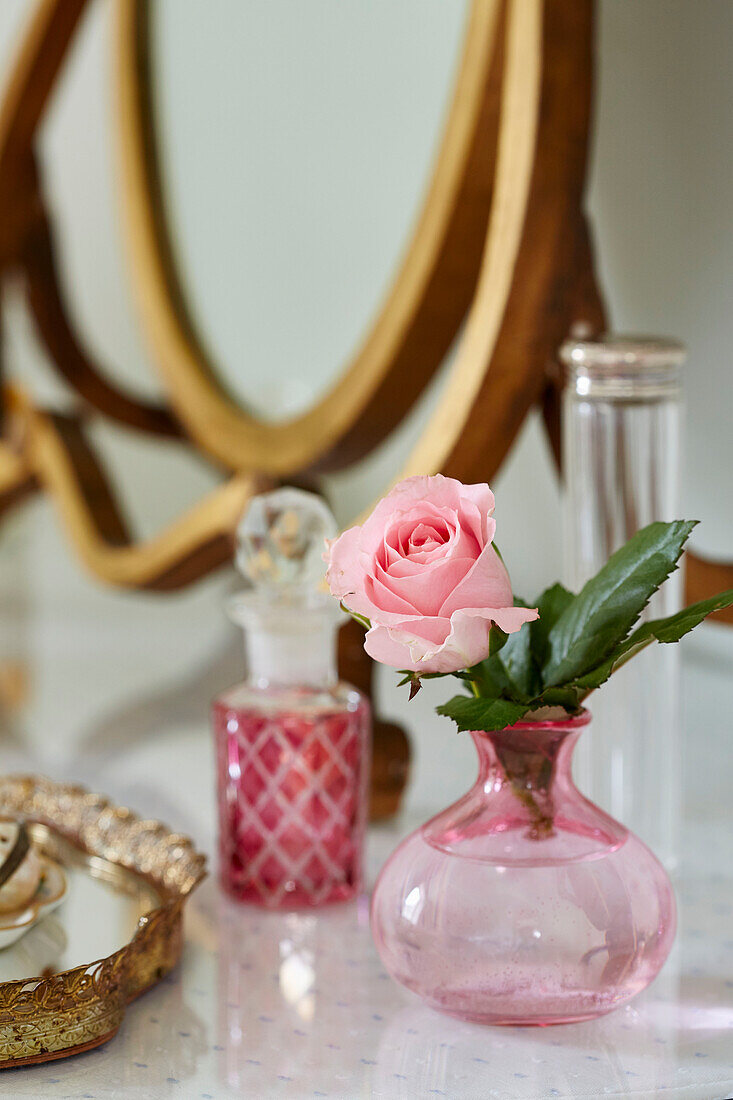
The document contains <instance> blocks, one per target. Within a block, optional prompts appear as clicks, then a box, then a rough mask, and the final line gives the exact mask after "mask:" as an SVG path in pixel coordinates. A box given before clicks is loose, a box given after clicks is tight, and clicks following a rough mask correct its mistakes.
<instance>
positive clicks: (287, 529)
mask: <svg viewBox="0 0 733 1100" xmlns="http://www.w3.org/2000/svg"><path fill="white" fill-rule="evenodd" d="M335 534H336V524H335V521H334V518H333V516H332V515H331V512H330V511H329V509H328V508H327V506H326V505H325V504H324V503H323V501H322V500H320V498H319V497H316V496H314V495H312V494H311V493H305V492H302V491H300V490H297V489H278V490H276V491H275V492H272V493H266V494H264V495H262V496H259V497H256V498H255V499H254V500H253V501H252V503H251V505H250V507H249V508H248V510H247V512H246V514H245V516H244V518H243V520H242V522H241V524H240V526H239V530H238V532H237V535H238V552H237V563H238V565H239V568H240V570H241V571H242V573H243V574H244V575H245V577H246V578H247V579H248V580H249V582H250V588H249V589H248V590H247V591H245V592H242V593H240V594H239V595H237V596H235V597H234V598H233V599H232V600H231V603H230V607H229V613H230V615H231V617H232V618H233V619H234V621H235V622H237V623H239V625H240V626H242V627H243V628H244V635H245V652H246V658H247V666H248V678H247V679H246V680H245V682H244V683H242V684H240V685H238V686H237V687H233V688H230V689H229V690H228V691H226V692H224V694H223V695H221V696H219V698H218V699H216V700H215V701H214V705H213V725H214V737H215V740H216V755H217V782H218V795H219V851H220V870H221V879H222V884H223V886H224V889H225V890H227V892H228V893H229V894H231V895H233V896H234V897H235V898H237V899H239V900H240V901H249V902H254V903H256V904H259V905H265V906H268V907H270V908H279V907H288V908H290V907H297V906H314V905H322V904H325V903H327V902H334V901H345V900H348V899H349V898H352V897H354V895H355V894H357V893H358V891H359V889H360V887H361V882H362V850H363V844H364V832H365V826H366V816H367V793H368V792H367V783H368V772H369V754H370V715H369V704H368V701H367V700H366V698H365V697H364V696H363V695H362V694H361V692H359V691H357V689H356V688H354V687H352V686H351V685H349V684H344V683H339V682H338V678H337V673H336V632H337V628H338V626H339V624H340V621H341V612H340V611H339V609H338V605H337V604H336V603H335V601H334V600H333V599H332V598H331V597H330V596H329V595H328V593H327V592H326V591H325V589H324V588H323V585H322V581H323V575H324V569H325V566H324V564H323V559H322V554H323V549H324V539H325V538H329V537H332V536H334V535H335Z"/></svg>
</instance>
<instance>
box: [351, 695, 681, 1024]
mask: <svg viewBox="0 0 733 1100" xmlns="http://www.w3.org/2000/svg"><path fill="white" fill-rule="evenodd" d="M589 721H590V715H589V714H588V713H587V712H586V711H584V712H583V713H582V714H580V715H579V716H577V717H575V718H570V717H567V718H565V719H563V720H561V721H544V722H540V721H538V722H520V723H518V724H517V725H515V726H512V727H509V728H507V729H504V730H501V731H499V732H495V733H474V734H473V735H472V736H473V739H474V742H475V744H476V748H477V749H478V754H479V775H478V779H477V781H476V783H475V785H474V786H473V787H472V788H471V790H470V791H469V792H468V793H467V794H466V795H464V797H463V798H461V799H460V800H459V801H458V802H456V803H455V804H454V805H452V806H450V807H448V809H446V810H444V811H443V812H442V813H440V814H438V816H437V817H434V818H433V819H432V820H431V821H428V822H427V824H425V825H423V826H422V827H421V828H420V829H418V830H417V831H416V832H414V833H413V834H412V835H411V836H409V837H408V838H407V839H406V840H405V841H404V842H403V843H402V844H401V845H400V846H399V847H398V848H397V850H396V851H395V852H394V853H393V855H392V856H391V857H390V859H389V860H388V861H387V863H386V864H385V866H384V868H383V869H382V872H381V874H380V876H379V879H378V881H377V885H376V887H375V890H374V895H373V898H372V909H371V921H372V932H373V935H374V939H375V942H376V945H377V949H378V951H379V953H380V955H381V957H382V961H383V963H384V965H385V967H386V969H387V970H388V971H389V973H390V974H391V975H392V977H393V978H395V979H396V980H397V981H399V982H401V983H402V984H403V985H405V986H407V988H408V989H411V990H413V991H414V992H415V993H417V994H419V995H420V996H421V997H422V998H423V999H424V1000H425V1001H427V1002H428V1003H429V1004H430V1005H432V1006H433V1007H435V1008H438V1009H442V1010H443V1011H445V1012H448V1013H450V1014H451V1015H454V1016H459V1017H461V1018H463V1019H468V1020H475V1021H478V1022H482V1023H489V1024H514V1025H517V1024H534V1025H540V1026H541V1025H547V1024H556V1023H570V1022H574V1021H579V1020H587V1019H591V1018H592V1017H595V1016H599V1015H601V1014H603V1013H605V1012H609V1011H610V1010H611V1009H613V1008H616V1007H618V1006H619V1005H622V1004H625V1003H626V1002H627V1001H628V1000H630V999H631V998H632V997H634V996H635V995H636V994H637V993H640V992H641V990H642V989H645V988H646V986H648V985H649V983H650V982H651V981H652V980H653V979H654V978H655V977H656V975H657V974H658V973H659V971H660V969H661V967H662V965H663V963H664V961H665V959H666V958H667V955H668V954H669V951H670V948H671V946H672V941H673V939H674V934H675V926H676V914H675V902H674V895H673V893H672V887H671V884H670V882H669V879H668V877H667V874H666V872H665V871H664V868H663V867H662V865H661V864H660V863H659V861H658V860H657V859H656V857H655V856H654V855H653V854H652V853H651V852H650V851H649V849H648V848H647V847H646V846H645V845H644V844H643V843H642V842H641V841H640V840H638V839H637V837H635V836H634V835H633V834H632V833H630V832H629V831H628V830H627V829H625V828H624V826H623V825H620V824H619V823H618V822H616V821H614V820H613V819H612V818H611V817H609V816H608V815H607V814H606V813H604V812H603V811H602V810H600V809H599V808H598V807H597V806H595V805H594V804H593V803H592V802H589V801H588V799H586V798H584V797H583V796H582V795H581V794H580V792H579V791H578V790H577V788H576V787H575V785H574V783H573V780H572V776H571V756H572V752H573V748H574V746H575V743H576V741H577V739H578V737H579V735H580V731H581V729H582V728H583V726H585V725H587V723H588V722H589Z"/></svg>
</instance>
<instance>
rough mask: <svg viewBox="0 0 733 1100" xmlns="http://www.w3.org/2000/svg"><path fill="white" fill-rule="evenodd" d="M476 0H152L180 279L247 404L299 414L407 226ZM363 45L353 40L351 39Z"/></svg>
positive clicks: (382, 278) (163, 152)
mask: <svg viewBox="0 0 733 1100" xmlns="http://www.w3.org/2000/svg"><path fill="white" fill-rule="evenodd" d="M466 11H467V4H466V3H464V0H461V2H456V3H451V4H445V3H443V2H442V0H401V2H400V3H399V4H394V3H392V0H377V2H375V0H352V2H351V3H349V4H344V3H343V2H342V0H310V2H309V3H308V4H293V3H291V2H290V0H270V3H268V4H261V3H257V2H255V0H219V3H218V4H217V6H216V18H212V13H211V11H210V10H209V9H208V7H207V6H206V5H195V4H188V5H180V4H179V3H177V2H176V0H158V3H156V4H155V5H153V7H152V9H151V17H152V24H151V69H152V85H153V98H154V107H155V116H156V118H155V128H156V142H157V147H158V155H159V160H160V170H161V176H162V187H163V193H164V196H165V206H166V215H167V219H168V223H169V229H170V232H171V237H172V241H173V249H174V255H175V260H176V263H177V265H178V276H179V279H180V281H181V284H182V287H183V290H184V293H185V295H186V298H187V306H188V309H189V311H190V313H191V315H192V318H193V321H194V324H195V326H196V328H197V330H198V332H199V335H200V337H201V338H202V340H203V342H204V344H205V346H207V347H208V349H209V351H210V353H211V356H212V358H213V360H214V361H215V362H216V363H217V369H218V370H219V372H220V377H219V381H220V383H221V384H222V386H223V387H224V388H225V389H226V390H228V391H229V392H230V393H231V394H232V396H234V397H235V398H236V399H237V400H238V401H239V402H240V403H242V404H244V405H245V406H246V407H248V408H249V409H251V410H252V411H254V412H255V413H257V414H259V415H261V416H263V417H265V418H266V419H270V420H279V419H283V418H286V417H288V416H291V415H295V414H297V413H300V412H303V411H304V410H305V409H307V408H308V406H309V405H310V404H311V403H312V402H313V400H314V399H315V398H317V397H318V396H320V395H321V394H322V393H323V392H324V390H326V389H327V388H328V387H329V386H330V385H331V384H332V383H333V382H334V381H335V379H336V378H337V376H338V375H339V374H340V373H341V371H342V369H343V368H344V365H345V364H346V363H347V362H348V361H349V359H350V358H351V356H352V355H353V352H354V350H355V348H356V347H358V344H359V341H360V339H361V337H362V336H363V334H364V332H365V330H366V329H367V326H368V324H369V322H370V320H371V318H372V316H373V314H374V312H375V310H376V309H377V308H378V306H379V304H380V302H381V300H382V298H383V296H384V294H385V292H386V290H387V288H388V286H389V281H390V276H391V274H392V271H393V269H394V267H395V264H396V263H397V262H398V260H399V258H400V255H401V252H402V249H403V246H404V244H405V242H406V241H407V239H408V238H409V234H410V231H411V229H412V225H413V220H414V217H415V215H416V213H417V211H418V209H419V206H420V202H421V199H422V197H423V191H424V187H425V186H426V183H427V180H428V177H429V173H430V168H431V160H432V156H433V153H434V151H435V149H436V145H437V142H438V140H439V138H440V135H441V126H442V123H443V120H444V113H445V110H446V108H447V104H448V101H449V97H450V91H451V86H452V81H453V77H454V70H455V66H456V64H457V61H458V57H459V53H460V46H461V38H462V32H463V29H464V23H465V17H466ZM357 42H358V49H356V48H355V43H357Z"/></svg>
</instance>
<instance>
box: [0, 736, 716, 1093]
mask: <svg viewBox="0 0 733 1100" xmlns="http://www.w3.org/2000/svg"><path fill="white" fill-rule="evenodd" d="M207 748H208V746H206V745H205V744H202V743H201V742H199V743H198V745H195V744H193V743H191V742H189V743H187V744H186V745H183V746H181V748H180V753H179V757H178V761H179V763H178V764H177V773H178V774H179V775H180V776H181V777H183V776H184V775H185V776H187V777H191V781H192V782H193V776H194V775H195V774H197V759H198V758H199V756H200V754H201V760H200V761H199V763H200V765H201V767H203V770H204V771H207V767H206V766H205V765H204V764H203V755H204V754H205V753H206V751H207ZM184 762H185V763H184ZM207 779H208V774H207ZM126 793H127V795H128V801H129V803H130V804H132V805H135V801H134V796H135V791H134V784H131V786H130V789H129V790H128V791H127V792H126ZM138 796H139V797H138V806H139V805H140V802H142V803H143V805H142V807H140V808H141V809H143V810H145V808H146V807H145V805H144V803H145V801H146V799H147V800H149V799H150V798H151V789H150V783H149V781H148V782H147V783H145V784H144V785H141V787H140V789H139V791H138ZM205 810H206V813H205V815H204V813H203V811H201V809H200V808H199V812H201V817H202V827H201V831H200V832H199V834H198V840H199V842H200V843H201V844H202V846H203V847H204V848H205V849H206V850H207V851H209V852H211V851H212V849H213V844H212V840H213V829H212V827H211V825H212V818H213V814H212V812H211V810H212V807H210V806H209V805H208V799H207V804H206V807H205ZM204 816H205V817H206V818H207V819H208V820H207V821H206V823H205V824H204V821H203V818H204ZM173 824H175V822H173ZM414 824H415V822H412V821H410V822H407V821H402V822H401V823H400V824H399V825H390V826H382V827H379V828H376V829H373V830H372V833H371V836H370V860H369V862H370V869H371V878H372V880H373V877H374V874H375V872H376V869H377V868H378V867H379V865H380V864H381V863H382V862H383V860H384V858H385V857H386V855H387V854H388V853H389V851H390V850H391V849H392V848H393V847H394V845H395V844H396V843H397V841H398V839H399V838H400V836H401V835H402V834H403V833H405V832H406V831H407V829H408V827H412V826H413V825H414ZM685 843H686V850H685V852H684V858H683V866H682V872H681V874H680V876H679V877H678V881H677V896H678V900H679V908H680V930H679V935H678V939H677V944H676V947H675V950H674V952H673V955H672V956H671V958H670V959H669V961H668V963H667V965H666V967H665V969H664V971H663V972H662V974H661V975H660V977H659V978H658V980H657V982H656V983H655V984H654V985H653V986H652V987H650V989H648V990H647V991H646V992H645V993H644V994H642V996H640V997H639V998H637V1000H636V1001H634V1002H633V1003H632V1004H631V1005H630V1006H627V1007H625V1008H622V1009H620V1010H619V1011H617V1012H615V1013H612V1014H610V1015H608V1016H605V1017H602V1018H600V1019H598V1020H596V1021H593V1022H589V1023H583V1024H574V1025H568V1026H564V1027H555V1028H544V1029H537V1028H532V1029H523V1028H486V1027H481V1026H478V1025H474V1024H467V1023H463V1022H461V1021H459V1020H454V1019H451V1018H450V1017H447V1016H443V1015H441V1014H438V1013H436V1012H434V1011H432V1010H431V1009H429V1008H427V1007H425V1006H424V1005H422V1004H421V1002H420V1001H419V1000H418V999H417V998H415V997H413V996H412V995H411V994H409V993H407V992H406V991H405V990H403V989H401V988H400V987H398V986H397V985H396V984H395V983H394V982H392V980H391V979H390V978H389V977H388V976H387V975H386V974H385V972H384V970H383V968H382V966H381V964H380V962H379V959H378V957H377V955H376V952H375V949H374V947H373V944H372V941H371V937H370V935H369V928H368V902H367V899H366V898H363V899H361V900H360V901H358V902H356V903H353V904H349V905H345V906H336V907H331V908H329V909H324V910H321V911H314V912H297V913H296V912H293V913H269V912H264V911H261V910H257V909H252V908H248V907H243V906H239V905H237V904H235V903H233V902H231V901H229V900H227V899H226V898H225V897H224V895H223V894H222V893H221V892H220V890H219V889H218V886H217V882H216V875H215V868H213V867H212V874H211V876H210V877H209V878H208V879H207V880H206V881H205V882H204V884H203V885H202V886H201V887H200V888H199V890H198V892H197V893H196V894H195V895H194V897H193V898H192V899H191V901H190V902H189V904H188V908H187V919H186V935H187V943H186V949H185V953H184V957H183V960H182V963H181V965H180V967H179V968H178V970H177V971H176V972H175V973H174V974H172V975H171V976H170V977H168V978H167V979H166V980H165V981H163V982H162V983H161V985H160V986H159V987H157V988H155V989H153V990H152V991H150V992H149V993H147V994H145V995H144V996H143V997H141V998H140V999H139V1000H138V1001H137V1002H136V1003H134V1004H132V1005H131V1006H130V1007H129V1009H128V1013H127V1017H126V1019H125V1021H124V1023H123V1026H122V1028H121V1030H120V1032H119V1034H118V1035H117V1036H116V1038H114V1039H113V1040H111V1041H110V1042H109V1043H108V1044H107V1045H105V1046H103V1047H101V1048H99V1049H98V1050H96V1051H91V1052H89V1053H87V1054H84V1055H80V1056H78V1057H76V1058H72V1059H68V1060H65V1061H58V1062H52V1063H49V1064H47V1065H45V1066H38V1067H30V1068H26V1069H18V1070H11V1071H4V1072H3V1073H2V1076H0V1090H2V1092H3V1093H4V1094H5V1095H7V1096H12V1097H16V1096H17V1097H21V1096H28V1097H39V1096H48V1097H54V1098H56V1097H58V1098H69V1100H71V1098H73V1100H82V1098H84V1100H91V1098H95V1100H96V1098H100V1100H101V1098H107V1097H109V1098H112V1097H114V1098H123V1097H124V1098H127V1097H130V1098H132V1097H136V1098H137V1097H143V1096H144V1097H146V1098H148V1100H159V1098H160V1100H162V1098H166V1100H167V1098H178V1097H182V1098H186V1100H213V1098H219V1097H221V1098H228V1097H235V1096H236V1097H256V1098H258V1100H261V1098H265V1097H266V1098H270V1097H272V1098H279V1097H282V1098H293V1097H294V1098H298V1100H301V1098H310V1097H330V1098H335V1100H347V1098H351V1097H354V1098H356V1097H378V1098H384V1100H392V1098H395V1100H399V1098H405V1100H406V1098H410V1100H412V1098H421V1100H422V1098H431V1097H449V1098H451V1100H459V1098H461V1100H463V1098H466V1100H474V1098H475V1100H487V1098H493V1097H496V1098H498V1100H515V1098H516V1100H529V1098H531V1100H545V1098H554V1097H558V1098H560V1097H575V1098H578V1097H583V1098H586V1100H596V1098H598V1097H602V1096H603V1097H605V1096H621V1097H634V1098H636V1100H638V1098H641V1097H650V1098H651V1097H658V1096H669V1097H685V1098H692V1097H699V1098H700V1100H723V1098H728V1097H731V1096H733V857H732V854H731V844H730V837H729V835H727V834H726V830H725V829H724V828H723V826H722V825H719V826H713V825H708V826H706V827H705V828H703V827H701V826H698V827H693V828H688V830H687V831H686V840H685Z"/></svg>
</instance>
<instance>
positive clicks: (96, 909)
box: [0, 825, 161, 982]
mask: <svg viewBox="0 0 733 1100" xmlns="http://www.w3.org/2000/svg"><path fill="white" fill-rule="evenodd" d="M33 836H34V839H35V840H36V842H37V843H39V844H40V846H41V849H42V850H43V851H47V852H48V854H49V855H52V856H53V857H54V858H55V859H58V860H59V861H60V862H61V863H62V864H63V865H64V869H65V871H66V877H67V893H66V897H65V898H64V900H63V902H62V903H61V906H60V908H59V909H57V910H56V911H55V912H53V913H51V914H50V915H49V916H47V917H44V918H43V920H40V921H39V922H38V924H36V925H35V926H34V927H33V928H32V929H31V930H30V931H29V932H28V933H26V935H25V936H23V937H22V938H21V939H19V940H17V941H16V943H14V944H13V945H12V946H11V947H8V948H6V949H5V950H4V951H0V982H8V981H15V980H17V979H20V978H27V977H29V976H31V975H34V976H35V975H38V976H47V975H49V974H60V973H62V972H63V971H65V970H71V969H73V968H74V967H76V966H82V965H84V964H85V963H91V962H95V961H96V960H97V959H104V958H107V957H108V956H109V955H112V954H113V953H114V952H115V951H118V950H119V949H120V948H121V947H124V946H125V945H126V944H128V943H129V942H130V940H131V939H132V938H133V936H134V935H135V932H136V930H137V924H138V920H139V919H140V917H142V916H143V915H144V914H145V913H149V912H150V911H151V910H152V909H155V908H157V906H158V905H159V904H160V902H161V898H160V896H159V895H158V893H157V892H156V891H155V890H154V889H153V887H152V886H150V885H149V884H148V883H147V882H146V881H145V880H144V879H143V878H141V877H140V876H138V875H135V874H133V873H132V872H131V871H126V870H125V869H124V868H122V867H119V866H117V865H115V864H113V863H109V862H108V861H107V860H104V859H100V858H99V857H97V856H86V855H85V854H84V853H83V852H81V851H80V850H79V849H77V848H75V847H74V846H73V845H71V844H69V843H68V842H66V841H64V840H62V839H61V838H60V837H59V836H58V835H57V834H55V833H51V832H50V830H48V829H46V828H45V827H44V826H39V825H37V826H33Z"/></svg>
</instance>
